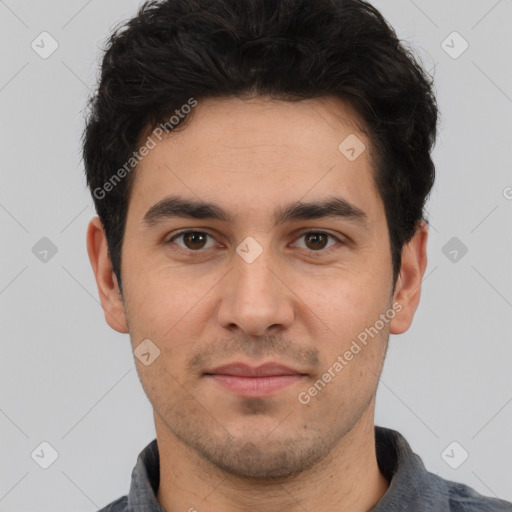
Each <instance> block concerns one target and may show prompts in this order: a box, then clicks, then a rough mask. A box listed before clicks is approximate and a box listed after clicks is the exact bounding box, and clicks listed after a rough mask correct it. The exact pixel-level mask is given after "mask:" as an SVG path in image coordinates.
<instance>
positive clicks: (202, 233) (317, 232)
mask: <svg viewBox="0 0 512 512" xmlns="http://www.w3.org/2000/svg"><path fill="white" fill-rule="evenodd" d="M188 233H196V234H197V233H198V234H201V235H207V236H209V237H211V238H214V237H213V236H212V235H210V233H207V232H205V231H198V230H195V229H188V230H184V231H180V232H179V233H176V234H175V235H174V236H172V237H171V238H169V239H168V240H167V241H166V242H164V243H165V244H166V245H168V244H172V243H174V240H175V239H176V238H179V237H181V236H183V235H186V234H188ZM312 233H313V234H315V235H319V234H320V235H326V236H328V237H330V238H332V239H334V240H336V241H337V242H338V243H340V244H341V245H346V242H344V241H343V240H341V239H340V238H338V237H336V236H334V235H333V234H331V233H328V232H326V231H314V230H310V231H304V232H303V233H301V234H300V235H299V236H298V238H302V237H303V236H305V235H309V234H312ZM298 238H297V239H298ZM208 249H211V247H209V248H208ZM208 249H198V250H197V251H193V250H192V249H184V248H183V247H180V246H179V245H177V246H176V249H175V250H176V251H177V252H180V253H183V254H188V255H190V254H193V253H203V252H206V251H207V250H208ZM331 249H334V250H335V249H336V244H335V245H333V246H331V247H328V248H327V249H319V250H318V251H315V250H313V249H303V250H304V251H309V253H313V254H314V255H316V254H329V253H330V252H331Z"/></svg>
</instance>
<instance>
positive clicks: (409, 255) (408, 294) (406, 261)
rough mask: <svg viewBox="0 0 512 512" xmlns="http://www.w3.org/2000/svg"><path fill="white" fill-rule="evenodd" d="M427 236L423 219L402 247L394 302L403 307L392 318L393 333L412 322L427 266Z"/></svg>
mask: <svg viewBox="0 0 512 512" xmlns="http://www.w3.org/2000/svg"><path fill="white" fill-rule="evenodd" d="M427 238H428V228H427V224H426V222H425V221H423V220H422V221H421V222H420V224H419V226H418V228H417V229H416V233H415V234H414V236H413V237H412V239H411V240H410V242H409V243H407V244H406V245H404V247H403V249H402V265H401V268H400V274H399V276H398V279H397V283H396V287H395V292H394V294H393V303H397V304H400V305H401V309H398V308H397V314H396V316H395V317H394V318H393V320H391V324H390V332H391V334H402V333H403V332H405V331H407V329H409V327H410V326H411V324H412V319H413V318H414V313H415V312H416V308H417V307H418V304H419V302H420V295H421V282H422V280H423V275H424V274H425V269H426V267H427Z"/></svg>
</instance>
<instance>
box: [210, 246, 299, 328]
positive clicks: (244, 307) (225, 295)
mask: <svg viewBox="0 0 512 512" xmlns="http://www.w3.org/2000/svg"><path fill="white" fill-rule="evenodd" d="M240 254H242V256H240ZM240 254H239V253H238V252H237V253H235V254H234V255H233V267H232V270H231V271H230V272H229V273H228V274H227V276H226V278H225V279H223V280H222V281H221V283H222V289H221V295H222V299H221V304H220V307H219V310H218V321H219V323H220V324H221V325H222V326H223V327H224V328H225V329H229V330H231V331H232V330H234V329H236V328H239V329H241V330H243V331H244V332H245V333H246V334H247V335H251V336H263V335H265V334H267V331H268V330H270V329H271V328H272V329H277V328H278V327H279V328H280V329H286V328H288V327H289V326H290V325H291V324H292V323H293V320H294V315H295V308H294V305H293V298H294V297H295V295H294V294H293V292H292V291H291V288H292V287H291V286H290V284H289V283H287V276H286V272H285V269H284V266H283V265H282V264H280V262H279V261H278V259H277V258H276V257H274V256H273V254H272V250H271V249H270V248H268V247H267V248H265V249H263V251H262V252H261V254H259V255H258V256H257V257H256V258H255V259H254V260H253V261H251V258H244V253H243V252H242V251H241V252H240ZM288 280H289V279H288Z"/></svg>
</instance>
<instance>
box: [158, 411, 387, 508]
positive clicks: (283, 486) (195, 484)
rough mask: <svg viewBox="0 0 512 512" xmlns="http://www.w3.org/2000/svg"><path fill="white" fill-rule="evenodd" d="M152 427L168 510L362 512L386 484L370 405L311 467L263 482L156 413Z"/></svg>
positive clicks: (161, 495)
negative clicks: (208, 456) (212, 455)
mask: <svg viewBox="0 0 512 512" xmlns="http://www.w3.org/2000/svg"><path fill="white" fill-rule="evenodd" d="M155 426H156V433H157V439H158V449H159V454H160V485H159V488H158V494H157V499H158V501H159V503H160V504H161V506H162V507H163V509H164V510H165V511H166V512H171V511H175V510H183V511H190V512H193V511H194V510H196V511H199V512H234V511H237V512H240V510H254V509H257V510H258V511H259V512H276V511H281V510H282V511H284V510H286V511H287V512H303V511H304V510H322V511H324V512H348V511H350V512H366V511H368V510H370V509H371V508H372V507H373V506H374V505H375V504H376V503H377V502H378V501H379V500H380V499H381V497H382V496H383V495H384V493H385V492H386V490H387V489H388V486H389V484H388V481H387V480H386V479H385V478H384V476H383V475H382V474H381V473H380V471H379V467H378V464H377V457H376V451H375V429H374V423H373V408H372V407H370V408H369V409H368V410H367V411H366V412H365V414H364V415H363V416H362V417H361V419H360V420H359V422H358V423H357V424H356V425H355V426H354V427H353V428H352V429H351V430H350V431H349V432H347V433H346V434H345V435H344V436H343V438H342V439H341V440H340V442H339V443H338V444H337V445H336V447H335V449H333V450H332V451H331V452H330V453H329V455H328V456H327V457H326V458H324V459H323V460H322V461H320V462H319V463H318V464H316V465H315V466H314V467H312V468H310V469H309V470H307V471H304V472H303V473H301V474H299V475H297V476H294V477H291V478H283V479H273V480H271V481H264V482H263V481H255V480H248V479H246V478H239V477H236V476H233V475H231V474H228V473H226V472H224V471H222V470H220V469H218V468H216V467H214V466H212V465H211V464H210V463H209V462H207V461H205V460H204V459H202V458H201V457H200V456H199V455H198V454H197V453H196V452H195V451H194V450H192V449H190V448H188V447H187V446H185V445H184V444H183V443H181V442H180V441H179V440H178V439H177V438H176V437H175V436H174V435H173V434H172V432H170V430H169V429H168V427H167V426H166V425H165V423H163V421H162V419H161V418H160V416H159V415H157V414H155Z"/></svg>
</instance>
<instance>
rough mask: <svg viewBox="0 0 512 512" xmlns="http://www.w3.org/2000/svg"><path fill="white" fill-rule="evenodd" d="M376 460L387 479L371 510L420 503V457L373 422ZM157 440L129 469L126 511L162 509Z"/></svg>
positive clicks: (396, 435)
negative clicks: (384, 489)
mask: <svg viewBox="0 0 512 512" xmlns="http://www.w3.org/2000/svg"><path fill="white" fill-rule="evenodd" d="M375 442H376V451H377V462H378V464H379V469H380V471H381V472H382V474H383V475H384V476H385V477H386V478H387V480H388V481H389V482H390V486H389V488H388V490H387V491H386V493H385V494H384V496H383V497H382V498H381V500H379V502H378V503H377V504H376V505H375V506H374V507H373V508H372V509H371V511H370V512H384V511H387V510H393V511H396V512H399V511H402V510H409V509H408V507H410V506H411V504H414V503H419V502H420V500H421V498H420V496H421V492H422V487H423V486H424V485H425V481H426V480H428V477H429V473H428V472H427V470H426V469H425V466H424V464H423V462H422V461H421V458H420V457H419V456H418V455H416V454H415V453H413V451H412V449H411V447H410V446H409V444H408V442H407V441H406V440H405V438H404V437H403V436H402V435H401V434H400V433H399V432H397V431H396V430H392V429H388V428H384V427H378V426H375ZM159 463H160V458H159V453H158V443H157V440H156V439H154V440H153V441H151V442H150V443H149V444H148V445H147V446H146V447H145V448H144V449H143V450H142V451H141V452H140V454H139V456H138V458H137V462H136V464H135V467H134V469H133V471H132V481H131V486H130V491H129V493H128V506H127V512H165V510H164V509H163V508H162V506H161V505H160V503H159V502H158V500H157V498H156V496H157V493H158V486H159V484H160V464H159Z"/></svg>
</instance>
